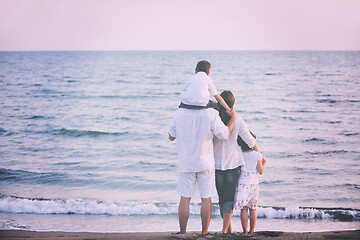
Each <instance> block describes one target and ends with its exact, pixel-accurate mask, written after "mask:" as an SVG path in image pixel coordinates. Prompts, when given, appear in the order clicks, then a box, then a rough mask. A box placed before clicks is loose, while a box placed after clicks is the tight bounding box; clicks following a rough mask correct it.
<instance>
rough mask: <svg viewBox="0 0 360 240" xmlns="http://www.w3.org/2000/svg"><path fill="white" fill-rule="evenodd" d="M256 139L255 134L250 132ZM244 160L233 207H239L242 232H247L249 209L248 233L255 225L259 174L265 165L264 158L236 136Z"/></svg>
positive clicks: (262, 171) (251, 231) (252, 230)
mask: <svg viewBox="0 0 360 240" xmlns="http://www.w3.org/2000/svg"><path fill="white" fill-rule="evenodd" d="M250 133H251V134H252V135H253V137H254V138H255V139H256V136H255V135H254V134H253V133H252V132H250ZM237 142H238V144H239V146H240V147H241V150H242V154H243V157H244V161H245V166H244V167H242V169H241V174H240V177H239V180H238V186H237V190H236V193H235V199H236V201H235V208H236V209H241V212H240V220H241V226H242V229H243V231H244V233H247V232H248V231H247V225H248V209H249V211H250V233H253V232H254V230H255V225H256V219H257V215H256V208H257V204H258V199H259V174H260V175H261V174H263V173H264V171H265V167H266V159H265V158H264V157H263V156H262V154H261V153H260V152H257V151H255V150H253V149H252V148H249V147H248V145H247V144H246V143H245V142H244V141H243V140H242V139H241V137H240V136H239V137H238V140H237Z"/></svg>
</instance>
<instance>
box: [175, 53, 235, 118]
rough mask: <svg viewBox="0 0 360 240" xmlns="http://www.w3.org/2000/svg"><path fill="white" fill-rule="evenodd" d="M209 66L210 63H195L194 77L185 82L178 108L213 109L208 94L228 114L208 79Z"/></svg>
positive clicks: (210, 80) (224, 104)
mask: <svg viewBox="0 0 360 240" xmlns="http://www.w3.org/2000/svg"><path fill="white" fill-rule="evenodd" d="M210 66H211V65H210V63H209V62H208V61H206V60H203V61H200V62H198V63H197V65H196V68H195V75H193V76H192V77H191V78H190V79H189V80H188V81H187V83H186V84H185V86H184V88H183V92H182V94H181V104H180V106H179V107H180V108H187V109H203V108H208V107H214V103H213V102H212V101H209V93H210V94H211V95H212V96H214V98H215V99H216V101H218V103H219V104H220V105H221V106H223V107H224V108H225V110H226V112H227V113H228V114H229V113H230V112H231V109H230V108H229V106H228V105H227V104H226V102H225V101H224V99H223V98H222V97H221V96H220V95H219V93H218V91H217V89H216V87H215V85H214V83H213V81H212V79H211V78H210V77H209V74H210Z"/></svg>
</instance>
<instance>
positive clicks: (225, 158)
mask: <svg viewBox="0 0 360 240" xmlns="http://www.w3.org/2000/svg"><path fill="white" fill-rule="evenodd" d="M238 136H240V137H241V138H242V139H243V140H244V142H246V144H247V145H248V146H249V147H254V145H255V144H256V140H255V139H254V137H253V136H252V135H251V134H250V132H249V129H248V128H247V126H246V123H245V122H244V119H242V117H241V116H240V115H237V116H236V121H235V124H234V128H233V130H232V131H231V133H230V135H229V138H228V139H227V140H221V139H219V138H217V137H215V138H214V157H215V169H216V170H227V169H234V168H237V167H239V166H242V165H244V158H243V155H242V152H241V148H240V147H239V145H238V143H237V137H238Z"/></svg>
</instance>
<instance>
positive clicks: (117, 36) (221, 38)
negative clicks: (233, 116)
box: [0, 0, 360, 51]
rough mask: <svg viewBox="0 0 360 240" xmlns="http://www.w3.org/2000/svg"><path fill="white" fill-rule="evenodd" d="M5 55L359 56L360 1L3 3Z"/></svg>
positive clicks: (0, 26) (0, 24) (0, 21)
mask: <svg viewBox="0 0 360 240" xmlns="http://www.w3.org/2000/svg"><path fill="white" fill-rule="evenodd" d="M0 50H1V51H4V50H360V0H0Z"/></svg>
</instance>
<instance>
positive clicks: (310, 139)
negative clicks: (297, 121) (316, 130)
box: [305, 138, 325, 142]
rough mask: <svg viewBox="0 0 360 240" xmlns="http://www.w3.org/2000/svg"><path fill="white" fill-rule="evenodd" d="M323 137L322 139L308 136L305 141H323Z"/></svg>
mask: <svg viewBox="0 0 360 240" xmlns="http://www.w3.org/2000/svg"><path fill="white" fill-rule="evenodd" d="M324 141H325V139H322V138H309V139H306V140H305V142H324Z"/></svg>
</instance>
